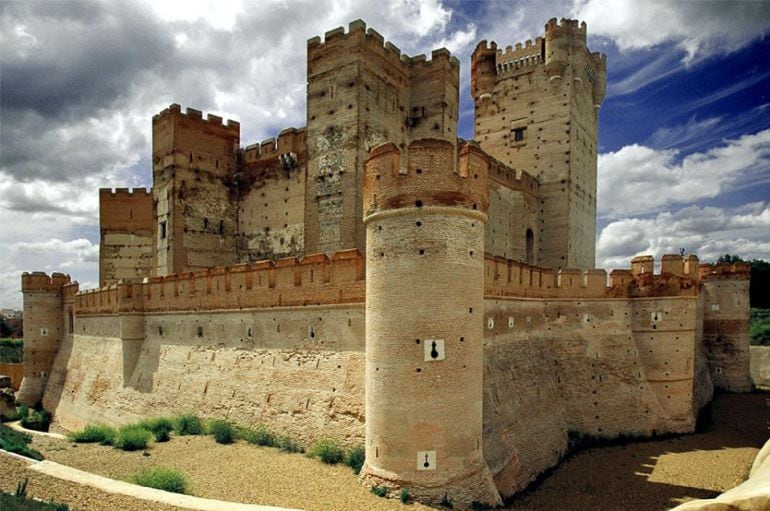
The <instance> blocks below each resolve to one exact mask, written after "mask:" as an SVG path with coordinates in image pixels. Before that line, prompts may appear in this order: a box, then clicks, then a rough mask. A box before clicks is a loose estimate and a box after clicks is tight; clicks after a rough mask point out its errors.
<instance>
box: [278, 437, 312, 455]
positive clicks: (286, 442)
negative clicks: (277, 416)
mask: <svg viewBox="0 0 770 511" xmlns="http://www.w3.org/2000/svg"><path fill="white" fill-rule="evenodd" d="M273 447H278V448H279V449H280V450H282V451H284V452H305V448H304V447H302V446H301V445H299V444H298V443H297V442H295V441H294V440H292V439H291V437H289V436H282V437H280V438H278V439H277V441H276V443H275V445H274V446H273Z"/></svg>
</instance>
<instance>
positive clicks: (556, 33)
mask: <svg viewBox="0 0 770 511" xmlns="http://www.w3.org/2000/svg"><path fill="white" fill-rule="evenodd" d="M586 32H587V27H586V22H585V21H583V22H581V21H578V20H573V19H569V18H562V19H561V20H558V21H557V20H556V18H551V19H549V20H548V21H547V22H546V24H545V37H546V39H554V38H557V37H574V38H577V39H580V40H582V41H583V43H585V41H586Z"/></svg>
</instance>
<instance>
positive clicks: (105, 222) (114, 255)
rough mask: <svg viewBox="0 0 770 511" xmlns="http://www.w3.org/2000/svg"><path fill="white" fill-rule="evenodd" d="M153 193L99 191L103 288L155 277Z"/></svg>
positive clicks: (100, 284)
mask: <svg viewBox="0 0 770 511" xmlns="http://www.w3.org/2000/svg"><path fill="white" fill-rule="evenodd" d="M153 225H154V221H153V204H152V191H151V190H145V189H144V188H136V189H134V190H131V191H129V190H128V189H125V188H118V189H117V190H110V189H100V190H99V231H100V235H101V240H100V243H99V286H100V287H103V286H107V285H110V284H115V283H117V282H118V280H127V281H129V280H141V279H143V278H145V277H149V276H150V275H151V274H152V247H153Z"/></svg>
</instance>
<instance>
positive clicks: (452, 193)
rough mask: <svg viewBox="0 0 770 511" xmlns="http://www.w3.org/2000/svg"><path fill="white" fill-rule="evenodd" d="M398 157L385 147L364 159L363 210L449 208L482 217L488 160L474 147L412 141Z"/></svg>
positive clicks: (392, 147)
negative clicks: (460, 209) (402, 154)
mask: <svg viewBox="0 0 770 511" xmlns="http://www.w3.org/2000/svg"><path fill="white" fill-rule="evenodd" d="M406 161H407V166H406V168H402V167H401V166H400V165H401V151H400V150H399V148H398V147H396V146H395V144H393V143H391V142H388V143H386V144H382V145H380V146H377V147H375V148H374V149H372V150H371V152H370V153H369V158H368V159H367V161H366V163H365V164H364V166H365V176H364V194H363V195H364V210H365V214H372V213H375V212H377V211H380V210H386V209H398V208H406V207H418V208H421V207H423V206H453V207H460V208H467V209H470V210H477V211H481V212H486V210H487V205H488V200H487V194H488V190H487V178H488V173H489V167H490V165H491V162H490V159H489V157H488V156H487V155H486V154H485V153H484V152H483V151H482V150H481V149H480V148H479V147H478V145H477V144H475V143H470V142H461V143H460V144H458V145H457V147H455V146H454V145H453V144H452V143H450V142H447V141H445V140H438V139H420V140H415V141H414V142H412V143H411V144H409V147H408V148H407V158H406Z"/></svg>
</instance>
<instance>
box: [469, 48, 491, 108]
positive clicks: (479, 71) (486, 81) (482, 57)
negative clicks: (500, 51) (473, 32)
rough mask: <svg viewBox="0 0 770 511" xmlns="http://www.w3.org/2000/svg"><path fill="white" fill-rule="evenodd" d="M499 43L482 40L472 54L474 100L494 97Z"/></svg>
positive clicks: (472, 93)
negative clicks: (488, 42)
mask: <svg viewBox="0 0 770 511" xmlns="http://www.w3.org/2000/svg"><path fill="white" fill-rule="evenodd" d="M496 61H497V44H495V42H494V41H492V43H491V44H490V45H487V42H486V41H480V42H479V44H477V45H476V49H475V50H473V55H471V95H472V96H473V100H474V101H479V100H480V99H487V98H491V97H492V91H493V90H494V88H495V66H496V65H497V64H496Z"/></svg>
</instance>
